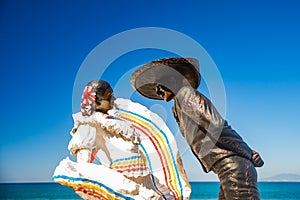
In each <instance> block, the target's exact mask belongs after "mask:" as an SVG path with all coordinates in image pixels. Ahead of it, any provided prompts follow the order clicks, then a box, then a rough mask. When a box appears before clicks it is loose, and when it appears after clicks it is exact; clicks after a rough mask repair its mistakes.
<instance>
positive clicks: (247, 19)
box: [0, 0, 300, 182]
mask: <svg viewBox="0 0 300 200" xmlns="http://www.w3.org/2000/svg"><path fill="white" fill-rule="evenodd" d="M298 10H299V3H298V2H297V1H276V2H274V1H264V2H260V1H237V0H232V1H164V2H160V1H130V3H129V2H128V1H110V2H108V1H102V2H101V1H89V2H83V1H1V2H0V30H1V31H0V44H1V45H0V51H1V54H0V58H1V79H0V83H1V87H2V88H1V97H2V98H1V105H2V107H1V110H2V112H1V116H0V118H1V136H2V138H1V140H0V163H1V164H0V182H18V181H22V182H24V181H50V180H51V176H52V173H53V171H54V169H55V167H56V165H57V164H58V163H59V161H60V160H61V159H63V158H64V157H66V156H68V155H69V152H68V150H67V145H68V141H69V140H70V135H69V131H70V129H71V128H72V118H71V114H72V112H73V110H72V93H73V85H74V82H75V78H76V74H77V72H78V70H79V68H80V66H81V64H82V62H83V61H84V59H85V58H86V57H87V56H88V54H89V53H90V52H91V51H92V50H93V49H94V48H95V47H96V46H97V45H99V44H100V43H101V42H103V41H104V40H106V39H108V38H110V37H111V36H113V35H115V34H118V33H120V32H123V31H126V30H130V29H134V28H140V27H161V28H168V29H172V30H175V31H178V32H181V33H183V34H186V35H187V36H189V37H191V38H193V39H194V40H196V41H197V42H198V43H199V44H201V45H202V46H203V47H204V48H205V50H206V51H207V52H208V54H209V55H210V56H211V58H212V59H213V60H214V62H215V64H216V65H217V67H218V70H219V72H220V74H221V76H222V79H223V82H224V86H225V91H226V102H227V104H226V110H227V113H226V118H227V120H228V121H229V123H230V124H231V125H232V126H233V128H235V129H236V130H237V132H238V133H239V134H240V135H241V136H242V137H243V138H244V140H245V141H246V142H247V143H248V144H249V145H250V146H251V147H252V148H253V149H256V150H258V151H259V152H260V154H261V155H262V157H263V158H264V160H265V166H264V167H263V168H260V169H258V173H259V177H268V176H272V175H275V174H278V173H296V174H300V168H299V166H300V159H299V156H298V155H297V153H298V152H299V150H300V149H299V148H300V147H299V140H300V134H299V129H298V126H299V119H300V117H299V111H300V106H299V102H300V92H299V88H300V78H299V77H300V76H299V73H300V60H299V56H300V47H299V46H300V21H299V19H300V13H299V11H298ZM132 42H135V41H132ZM108 51H112V50H111V49H109V50H108ZM170 55H171V54H170V53H169V52H164V51H159V50H151V49H148V50H147V49H146V50H140V51H136V52H131V53H128V54H126V55H123V56H121V57H120V58H119V59H117V60H116V61H115V62H114V63H112V65H111V66H109V67H108V69H107V70H106V71H105V73H104V74H103V76H101V77H99V78H104V79H106V80H107V81H109V82H110V83H111V84H112V86H113V87H115V85H116V83H117V82H118V80H119V79H120V78H121V77H122V76H123V75H124V73H127V72H128V71H130V70H131V69H132V68H134V67H137V66H138V65H139V64H143V63H146V62H148V61H150V60H152V59H157V58H161V57H165V56H170ZM200 65H201V60H200ZM201 84H202V85H201V87H200V88H199V91H202V90H203V92H204V93H205V94H207V90H206V87H205V83H201ZM124 87H125V88H127V89H128V90H130V89H129V88H130V85H129V81H128V85H124ZM122 92H123V91H118V90H116V91H115V94H116V96H117V97H118V94H122ZM132 99H133V100H135V101H138V102H141V103H143V104H145V105H146V106H148V107H152V108H153V110H157V111H158V112H159V111H161V110H164V109H165V110H166V112H161V113H160V114H161V115H162V116H164V117H166V118H167V119H166V121H167V123H168V125H169V126H170V128H171V130H174V131H176V130H177V129H176V128H177V126H176V124H175V123H174V120H173V119H172V116H170V112H169V110H170V109H169V108H170V107H171V104H170V103H163V102H158V101H152V100H147V99H144V98H141V97H140V96H139V95H137V94H134V95H133V96H132ZM153 104H155V106H153ZM162 108H163V109H162ZM183 161H184V165H185V167H186V170H187V173H188V176H189V178H190V179H191V180H200V181H201V180H217V179H216V176H215V175H214V174H212V173H210V174H205V173H204V172H203V171H202V169H201V167H200V165H199V164H198V163H197V161H195V159H194V158H193V156H192V155H191V154H190V152H189V151H186V152H185V153H184V154H183Z"/></svg>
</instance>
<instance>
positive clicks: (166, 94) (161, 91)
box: [156, 84, 175, 102]
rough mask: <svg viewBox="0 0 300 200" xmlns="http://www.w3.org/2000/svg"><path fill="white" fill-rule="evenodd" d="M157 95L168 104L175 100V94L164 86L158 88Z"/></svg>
mask: <svg viewBox="0 0 300 200" xmlns="http://www.w3.org/2000/svg"><path fill="white" fill-rule="evenodd" d="M156 93H157V95H159V96H160V97H161V98H162V99H163V100H164V101H166V102H168V101H171V100H172V99H174V98H175V95H174V93H173V92H171V91H170V90H169V89H168V88H166V87H165V86H163V85H159V84H158V85H157V86H156Z"/></svg>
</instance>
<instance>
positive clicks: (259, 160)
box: [251, 151, 264, 167]
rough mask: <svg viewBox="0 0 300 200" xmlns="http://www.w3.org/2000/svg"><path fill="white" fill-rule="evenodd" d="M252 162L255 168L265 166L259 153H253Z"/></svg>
mask: <svg viewBox="0 0 300 200" xmlns="http://www.w3.org/2000/svg"><path fill="white" fill-rule="evenodd" d="M251 159H252V162H253V164H254V166H255V167H261V166H263V165H264V161H263V159H262V158H261V157H260V155H259V153H258V152H256V151H252V157H251Z"/></svg>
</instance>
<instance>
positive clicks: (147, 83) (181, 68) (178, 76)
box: [130, 58, 200, 100]
mask: <svg viewBox="0 0 300 200" xmlns="http://www.w3.org/2000/svg"><path fill="white" fill-rule="evenodd" d="M174 80H175V81H174ZM176 81H177V83H176ZM179 81H180V83H178V82H179ZM130 82H131V85H132V87H133V88H134V89H135V90H136V91H137V92H138V93H140V94H141V95H143V96H145V97H147V98H150V99H159V100H161V99H162V97H161V96H159V95H158V94H157V92H156V86H157V84H160V85H163V86H166V87H167V88H168V89H170V90H172V91H176V89H175V87H176V86H175V85H176V84H177V85H179V84H183V85H189V86H191V87H193V88H194V89H196V88H198V86H199V84H200V69H199V62H198V60H197V59H195V58H163V59H160V60H154V61H151V62H149V63H147V64H145V65H143V66H141V67H139V68H138V69H137V70H136V71H135V72H134V73H133V74H132V75H131V78H130ZM174 83H175V84H174ZM173 89H174V90H173Z"/></svg>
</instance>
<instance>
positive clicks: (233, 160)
mask: <svg viewBox="0 0 300 200" xmlns="http://www.w3.org/2000/svg"><path fill="white" fill-rule="evenodd" d="M131 84H132V86H133V87H134V89H135V90H136V91H137V92H139V93H140V94H141V95H143V96H145V97H147V98H151V99H158V100H165V101H170V100H174V106H173V108H172V110H173V114H174V118H175V119H176V121H177V123H178V126H179V128H180V130H181V133H182V134H183V136H184V138H185V139H186V141H187V143H188V144H189V146H190V148H191V150H192V152H193V153H194V155H195V156H196V157H197V159H198V160H199V162H200V163H201V165H202V167H203V170H204V171H205V172H209V171H213V172H214V173H216V174H217V175H218V178H219V180H220V183H221V187H220V192H219V199H229V200H232V199H259V192H258V188H257V173H256V170H255V167H261V166H262V165H263V160H262V159H261V157H260V156H259V154H258V153H257V152H255V151H253V150H251V148H250V147H249V146H248V145H247V144H246V143H245V142H244V141H243V139H242V138H241V137H240V136H239V135H238V134H237V133H236V132H235V131H234V130H233V129H232V128H231V127H230V126H229V125H228V123H227V121H226V120H224V119H223V118H222V116H221V115H220V114H219V113H218V111H217V110H216V108H215V107H214V105H213V104H212V103H211V101H210V100H209V99H208V98H207V97H205V96H204V95H203V94H201V93H200V92H198V91H197V90H196V89H197V87H198V86H199V84H200V74H199V64H198V61H197V60H196V59H192V58H186V59H185V58H168V59H161V60H156V61H152V62H150V63H148V64H146V65H144V66H142V67H140V68H139V69H137V70H136V71H135V72H134V73H133V74H132V76H131Z"/></svg>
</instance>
